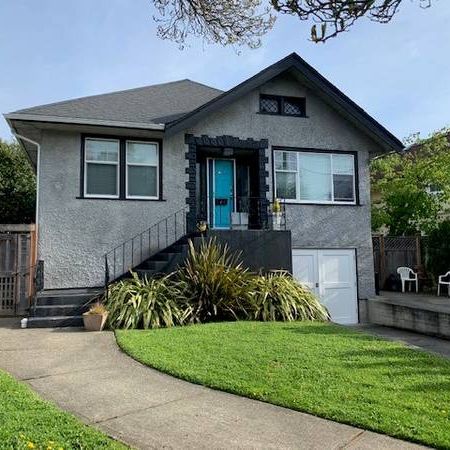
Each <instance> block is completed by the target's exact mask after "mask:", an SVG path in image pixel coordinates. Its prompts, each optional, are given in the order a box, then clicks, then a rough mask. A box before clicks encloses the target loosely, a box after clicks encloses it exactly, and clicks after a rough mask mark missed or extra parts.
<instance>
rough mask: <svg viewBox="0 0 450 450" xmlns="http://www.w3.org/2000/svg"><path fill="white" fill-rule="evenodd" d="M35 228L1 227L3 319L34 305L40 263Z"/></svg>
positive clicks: (0, 305)
mask: <svg viewBox="0 0 450 450" xmlns="http://www.w3.org/2000/svg"><path fill="white" fill-rule="evenodd" d="M35 239H36V233H35V226H34V225H0V316H5V315H16V314H22V313H23V312H24V311H25V310H26V309H27V308H28V307H29V305H30V304H31V298H32V296H33V294H34V292H33V275H34V266H35V259H36V254H35V250H36V242H35Z"/></svg>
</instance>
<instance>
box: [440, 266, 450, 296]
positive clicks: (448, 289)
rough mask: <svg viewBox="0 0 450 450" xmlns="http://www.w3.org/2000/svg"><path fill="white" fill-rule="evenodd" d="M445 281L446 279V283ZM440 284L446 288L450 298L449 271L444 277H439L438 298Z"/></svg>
mask: <svg viewBox="0 0 450 450" xmlns="http://www.w3.org/2000/svg"><path fill="white" fill-rule="evenodd" d="M445 279H447V281H445ZM441 284H442V285H443V286H447V293H448V296H449V297H450V270H449V271H448V272H447V273H446V274H445V275H439V280H438V292H437V295H438V297H439V296H440V295H441Z"/></svg>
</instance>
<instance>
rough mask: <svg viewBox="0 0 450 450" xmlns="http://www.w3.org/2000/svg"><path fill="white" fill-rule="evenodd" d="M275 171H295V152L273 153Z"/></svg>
mask: <svg viewBox="0 0 450 450" xmlns="http://www.w3.org/2000/svg"><path fill="white" fill-rule="evenodd" d="M275 169H276V170H292V171H296V170H297V152H283V151H276V152H275Z"/></svg>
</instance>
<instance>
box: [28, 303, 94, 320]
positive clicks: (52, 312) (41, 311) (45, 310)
mask: <svg viewBox="0 0 450 450" xmlns="http://www.w3.org/2000/svg"><path fill="white" fill-rule="evenodd" d="M88 307H89V306H88V305H87V304H86V305H85V304H83V305H80V304H70V305H40V306H37V307H36V308H32V309H31V311H30V315H31V316H32V317H49V316H79V315H81V314H82V313H83V312H85V311H87V309H88Z"/></svg>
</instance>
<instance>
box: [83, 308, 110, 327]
mask: <svg viewBox="0 0 450 450" xmlns="http://www.w3.org/2000/svg"><path fill="white" fill-rule="evenodd" d="M107 317H108V313H105V314H89V313H87V312H85V313H84V314H83V322H84V328H85V329H86V330H87V331H102V330H103V327H104V326H105V323H106V319H107Z"/></svg>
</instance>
